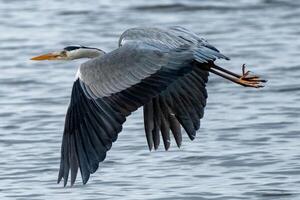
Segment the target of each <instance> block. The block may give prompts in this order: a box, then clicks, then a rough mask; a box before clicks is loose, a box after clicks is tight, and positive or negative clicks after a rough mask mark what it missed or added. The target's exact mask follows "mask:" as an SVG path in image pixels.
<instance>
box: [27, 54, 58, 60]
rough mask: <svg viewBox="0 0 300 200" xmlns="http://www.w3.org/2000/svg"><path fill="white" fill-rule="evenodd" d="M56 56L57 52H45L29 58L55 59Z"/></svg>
mask: <svg viewBox="0 0 300 200" xmlns="http://www.w3.org/2000/svg"><path fill="white" fill-rule="evenodd" d="M58 56H59V54H56V53H47V54H43V55H40V56H36V57H33V58H30V60H57V57H58Z"/></svg>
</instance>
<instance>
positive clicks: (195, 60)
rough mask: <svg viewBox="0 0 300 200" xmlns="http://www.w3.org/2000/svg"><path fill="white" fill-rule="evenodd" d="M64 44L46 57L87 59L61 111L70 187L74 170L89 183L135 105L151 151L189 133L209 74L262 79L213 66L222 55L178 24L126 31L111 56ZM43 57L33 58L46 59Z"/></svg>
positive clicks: (252, 82) (248, 81)
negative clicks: (61, 48)
mask: <svg viewBox="0 0 300 200" xmlns="http://www.w3.org/2000/svg"><path fill="white" fill-rule="evenodd" d="M68 48H69V50H68V49H66V48H65V50H64V53H62V52H61V53H57V54H55V55H54V54H52V56H54V57H55V58H56V59H64V60H67V59H68V58H70V57H72V56H73V57H72V59H76V58H81V57H90V58H92V59H90V60H89V61H87V62H85V63H83V64H82V65H81V66H80V67H79V71H78V73H77V79H76V81H75V82H74V86H73V90H72V95H71V102H70V105H69V108H68V111H67V115H66V122H65V129H64V134H63V142H62V151H61V164H60V171H59V177H58V182H60V181H61V179H62V178H63V179H64V185H66V184H67V180H68V176H69V171H71V184H72V185H73V183H74V182H75V179H76V175H77V171H78V169H80V171H81V176H82V180H83V183H84V184H85V183H86V182H87V181H88V179H89V176H90V174H92V173H94V172H95V171H96V170H97V169H98V165H99V162H101V161H103V160H104V159H105V156H106V152H107V151H108V150H109V149H110V148H111V146H112V143H113V142H115V141H116V140H117V137H118V134H119V133H120V132H121V130H122V125H123V123H124V122H125V120H126V117H127V116H128V115H130V114H131V113H132V112H134V111H135V110H137V109H138V108H139V107H141V106H143V109H144V125H145V132H146V138H147V142H148V146H149V149H150V150H151V149H152V148H153V147H154V148H155V149H157V147H158V145H159V143H160V137H162V140H163V143H164V146H165V149H166V150H167V149H168V148H169V146H170V133H172V134H173V136H174V138H175V141H176V143H177V145H178V146H180V145H181V142H182V136H181V127H183V128H184V130H185V131H186V132H187V134H188V136H189V138H190V139H194V138H195V135H196V131H197V130H198V129H199V127H200V119H201V118H202V117H203V114H204V107H205V105H206V98H207V92H206V89H205V85H206V83H207V81H208V75H209V71H210V72H213V73H215V74H218V75H220V76H222V77H224V78H226V79H229V80H231V81H233V82H236V83H238V84H241V85H244V86H250V87H260V86H261V85H260V83H261V82H264V80H260V79H259V78H258V77H257V76H247V75H248V74H247V73H245V74H243V75H242V76H240V75H237V74H234V73H232V72H230V71H227V70H225V69H223V68H220V67H218V66H216V65H215V64H214V61H215V59H218V58H223V59H228V58H227V57H226V56H224V55H223V54H221V53H220V52H219V51H218V50H217V49H216V48H215V47H213V46H212V45H210V44H209V43H208V42H207V41H205V40H203V39H201V38H199V37H198V36H197V35H196V34H194V33H192V32H190V31H188V30H187V29H184V28H182V27H170V28H165V29H162V28H133V29H129V30H127V31H125V32H124V33H123V34H122V35H121V37H120V40H119V48H117V49H116V50H113V51H112V52H109V53H104V52H103V51H101V50H100V49H96V48H88V47H68ZM80 49H81V50H80ZM83 50H85V55H84V56H83V55H82V54H83V53H82V52H83ZM72 51H73V52H72ZM74 51H77V52H76V55H75V53H74ZM88 51H90V54H89V53H88ZM71 52H72V53H71ZM80 52H81V53H80ZM63 54H64V55H63ZM68 54H69V56H68ZM46 55H48V58H49V54H46ZM88 55H89V56H88ZM43 56H44V57H43ZM43 56H40V57H36V58H33V59H34V60H44V59H47V58H46V57H45V55H43ZM49 59H50V58H49ZM160 135H161V136H160Z"/></svg>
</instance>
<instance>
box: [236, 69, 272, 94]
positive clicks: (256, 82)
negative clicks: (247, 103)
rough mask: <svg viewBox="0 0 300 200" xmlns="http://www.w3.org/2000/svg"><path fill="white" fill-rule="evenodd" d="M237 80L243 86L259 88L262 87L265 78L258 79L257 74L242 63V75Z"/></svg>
mask: <svg viewBox="0 0 300 200" xmlns="http://www.w3.org/2000/svg"><path fill="white" fill-rule="evenodd" d="M238 82H239V83H240V84H241V85H243V86H245V87H254V88H260V87H264V85H263V83H266V82H267V80H264V79H260V77H259V76H258V75H256V74H253V73H252V72H251V71H248V70H246V65H245V64H243V66H242V76H241V77H240V78H239V79H238Z"/></svg>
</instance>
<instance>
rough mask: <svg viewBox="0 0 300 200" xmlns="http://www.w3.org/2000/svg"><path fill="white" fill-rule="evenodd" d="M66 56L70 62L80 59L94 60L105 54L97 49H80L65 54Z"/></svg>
mask: <svg viewBox="0 0 300 200" xmlns="http://www.w3.org/2000/svg"><path fill="white" fill-rule="evenodd" d="M67 54H68V58H69V59H70V60H75V59H80V58H95V57H98V56H103V55H104V54H105V52H104V51H102V50H100V49H97V48H80V49H76V50H74V51H70V52H67Z"/></svg>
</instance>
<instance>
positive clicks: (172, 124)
mask: <svg viewBox="0 0 300 200" xmlns="http://www.w3.org/2000/svg"><path fill="white" fill-rule="evenodd" d="M203 65H205V64H203ZM206 65H209V64H206ZM208 75H209V74H208V71H205V70H202V69H201V68H199V67H194V69H193V71H192V72H190V73H188V74H186V75H185V76H184V77H182V78H180V79H179V80H177V81H176V82H175V83H172V84H171V85H170V86H169V87H168V88H167V89H166V90H165V91H163V92H162V93H161V94H160V95H158V96H156V97H154V98H153V99H152V100H151V101H150V102H149V103H147V104H146V105H144V107H143V109H144V125H145V133H146V138H147V143H148V147H149V150H150V151H151V150H152V148H153V147H154V149H155V150H156V149H157V148H158V146H159V143H160V133H161V137H162V140H163V144H164V147H165V150H168V149H169V147H170V132H172V134H173V136H174V138H175V141H176V144H177V146H178V147H180V146H181V143H182V134H181V126H182V127H183V128H184V130H185V132H186V133H187V134H188V136H189V138H190V139H191V140H193V139H194V138H195V136H196V131H197V130H199V128H200V119H201V118H202V117H203V115H204V107H205V106H206V99H207V91H206V89H205V86H206V83H207V81H208Z"/></svg>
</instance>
